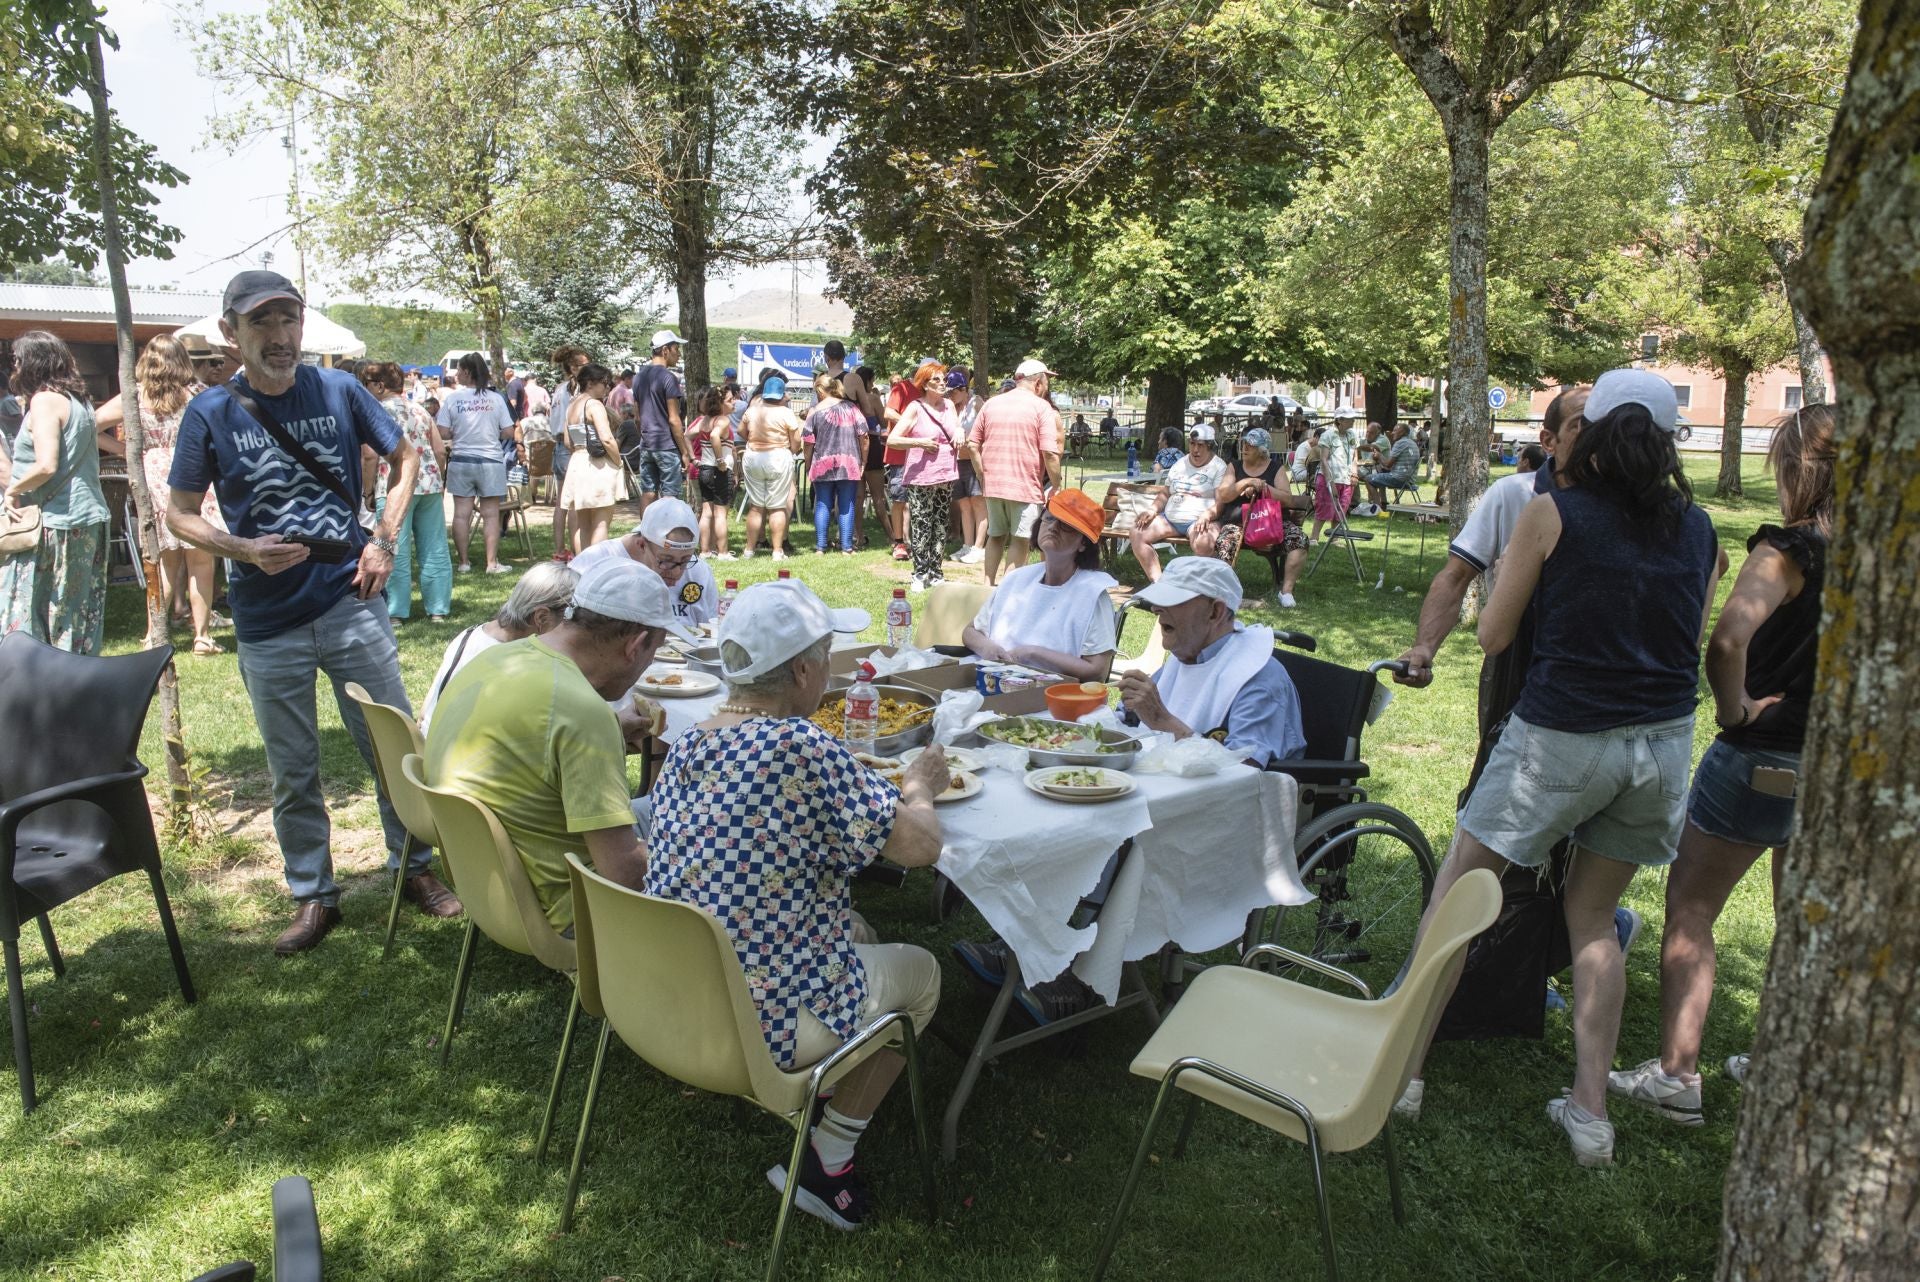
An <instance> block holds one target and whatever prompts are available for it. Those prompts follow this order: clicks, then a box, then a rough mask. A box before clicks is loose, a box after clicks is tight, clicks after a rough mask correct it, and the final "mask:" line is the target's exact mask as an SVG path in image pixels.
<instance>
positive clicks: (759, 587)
mask: <svg viewBox="0 0 1920 1282" xmlns="http://www.w3.org/2000/svg"><path fill="white" fill-rule="evenodd" d="M1220 564H1222V565H1224V564H1226V563H1225V562H1224V561H1223V562H1220ZM871 622H873V616H872V615H870V614H868V613H867V612H866V611H865V610H851V609H849V610H830V609H828V608H827V603H826V602H825V601H822V600H821V599H820V598H819V597H817V596H815V595H814V594H813V589H812V588H809V587H808V586H807V585H806V584H804V583H802V582H800V580H798V579H776V580H775V581H773V582H772V583H756V584H754V585H753V586H752V587H750V588H748V589H747V590H746V591H744V592H742V593H741V594H740V595H739V596H738V597H736V598H734V602H733V606H732V608H730V609H729V610H728V611H727V614H726V617H725V618H723V619H721V620H720V631H719V633H718V635H717V636H716V637H715V638H714V639H715V640H716V641H717V642H718V643H719V645H720V668H721V672H722V674H723V675H724V676H725V677H726V678H727V680H729V681H751V680H752V679H753V678H755V677H757V676H760V675H761V674H763V673H766V672H771V671H772V670H773V669H774V668H776V667H778V666H779V665H781V664H783V663H785V662H786V661H787V660H788V659H791V658H792V657H793V656H794V655H796V654H799V653H800V652H801V651H802V650H805V649H806V648H807V647H808V646H810V645H812V644H813V643H814V642H816V641H818V640H820V639H821V638H822V637H827V636H832V635H833V634H834V633H836V632H846V633H858V632H862V631H864V630H865V629H866V626H867V625H868V624H869V623H871ZM729 641H731V642H732V643H733V644H734V645H737V646H739V647H740V648H741V649H742V650H745V651H746V652H747V661H746V663H744V664H742V665H741V666H739V667H733V666H731V665H730V664H728V663H727V661H726V654H727V643H728V642H729Z"/></svg>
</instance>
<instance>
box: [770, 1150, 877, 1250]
mask: <svg viewBox="0 0 1920 1282" xmlns="http://www.w3.org/2000/svg"><path fill="white" fill-rule="evenodd" d="M767 1182H768V1183H769V1184H771V1185H773V1187H775V1188H776V1189H779V1190H781V1191H782V1192H785V1191H786V1187H787V1168H786V1167H784V1166H776V1167H774V1168H773V1169H772V1170H770V1171H768V1172H767ZM793 1204H794V1205H795V1206H797V1207H799V1208H800V1209H801V1210H803V1211H805V1212H806V1213H807V1214H808V1215H811V1216H813V1217H814V1218H815V1219H819V1220H825V1221H826V1222H827V1223H828V1224H830V1225H832V1226H833V1227H834V1228H836V1229H840V1230H841V1231H843V1232H848V1233H850V1232H852V1231H853V1230H855V1229H857V1228H860V1227H861V1226H862V1225H864V1224H865V1223H866V1222H867V1216H868V1214H869V1213H871V1212H872V1210H873V1194H871V1193H869V1192H868V1191H867V1182H866V1181H865V1180H863V1179H861V1178H860V1175H859V1173H858V1172H857V1171H855V1170H854V1169H853V1166H852V1165H851V1164H849V1165H848V1166H847V1169H846V1170H844V1171H842V1172H840V1174H838V1175H828V1174H827V1173H826V1171H824V1170H822V1169H821V1167H820V1155H819V1154H818V1153H815V1152H814V1151H813V1145H811V1144H809V1145H807V1155H806V1156H805V1157H804V1158H802V1159H801V1160H800V1188H799V1189H798V1190H797V1191H796V1192H795V1193H794V1195H793Z"/></svg>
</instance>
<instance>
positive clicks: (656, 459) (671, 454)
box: [633, 450, 687, 498]
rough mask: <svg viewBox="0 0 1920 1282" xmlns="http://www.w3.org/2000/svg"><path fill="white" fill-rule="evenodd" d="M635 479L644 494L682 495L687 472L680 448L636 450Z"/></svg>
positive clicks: (676, 496)
mask: <svg viewBox="0 0 1920 1282" xmlns="http://www.w3.org/2000/svg"><path fill="white" fill-rule="evenodd" d="M633 458H634V469H633V471H634V479H635V480H636V481H638V482H639V483H640V492H641V493H642V494H668V495H672V496H673V497H674V498H679V497H680V491H681V490H683V489H685V488H686V484H687V473H686V469H685V467H683V466H682V465H681V462H680V451H679V450H636V451H634V455H633Z"/></svg>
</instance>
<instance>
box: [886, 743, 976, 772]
mask: <svg viewBox="0 0 1920 1282" xmlns="http://www.w3.org/2000/svg"><path fill="white" fill-rule="evenodd" d="M925 751H926V749H925V748H909V749H907V750H906V751H905V752H903V753H901V754H900V760H902V761H904V762H907V763H909V764H911V763H912V761H913V759H914V758H915V757H917V756H919V755H920V754H921V753H923V752H925ZM986 768H987V759H986V758H985V757H983V756H981V755H980V754H979V753H977V752H975V751H973V749H971V748H948V749H947V769H949V770H952V771H955V772H958V773H961V774H967V773H970V772H972V771H975V770H985V769H986Z"/></svg>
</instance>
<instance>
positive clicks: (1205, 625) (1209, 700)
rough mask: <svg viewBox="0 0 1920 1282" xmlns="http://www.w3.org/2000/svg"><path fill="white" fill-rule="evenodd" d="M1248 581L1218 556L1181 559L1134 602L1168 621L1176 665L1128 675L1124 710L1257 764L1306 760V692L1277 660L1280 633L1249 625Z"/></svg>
mask: <svg viewBox="0 0 1920 1282" xmlns="http://www.w3.org/2000/svg"><path fill="white" fill-rule="evenodd" d="M1241 599H1242V592H1241V588H1240V578H1239V576H1238V575H1236V574H1235V573H1234V572H1233V567H1232V566H1230V565H1228V564H1227V563H1226V562H1225V561H1221V560H1218V559H1216V558H1214V557H1204V556H1183V557H1176V558H1174V560H1173V561H1172V562H1171V563H1170V564H1169V565H1168V566H1167V569H1166V572H1165V573H1164V574H1162V575H1161V576H1160V581H1159V582H1158V583H1154V584H1152V585H1150V586H1148V587H1146V588H1144V589H1142V590H1141V591H1140V592H1137V593H1135V594H1134V597H1133V600H1132V602H1131V604H1133V605H1138V606H1141V607H1142V608H1144V609H1147V610H1151V611H1152V612H1153V613H1154V615H1155V616H1156V617H1158V619H1159V620H1160V639H1161V641H1162V643H1164V644H1165V646H1166V648H1167V661H1166V663H1164V664H1163V665H1161V668H1160V670H1159V671H1158V672H1156V673H1154V674H1153V675H1152V676H1151V677H1149V676H1147V675H1145V674H1144V673H1140V672H1128V673H1125V674H1123V675H1122V676H1121V678H1120V698H1121V707H1122V709H1123V716H1124V717H1125V719H1126V720H1127V721H1128V723H1129V724H1132V723H1134V722H1136V721H1137V722H1138V723H1139V724H1141V725H1143V726H1145V727H1146V728H1147V729H1149V730H1155V731H1159V732H1160V733H1162V734H1170V735H1172V736H1173V737H1174V738H1176V739H1185V738H1188V737H1190V736H1192V735H1196V734H1199V735H1205V736H1206V737H1208V738H1210V739H1214V740H1216V741H1218V742H1220V743H1224V744H1225V745H1226V746H1227V747H1229V748H1231V749H1233V750H1234V751H1235V752H1238V753H1239V754H1240V755H1241V757H1242V758H1243V759H1244V760H1245V761H1246V763H1247V764H1248V765H1250V766H1252V767H1254V768H1255V769H1257V770H1258V769H1265V768H1267V767H1268V766H1269V765H1271V764H1272V763H1273V762H1276V761H1286V760H1289V759H1292V758H1295V757H1299V756H1301V755H1302V754H1303V753H1305V751H1306V747H1307V740H1306V736H1305V734H1304V733H1303V732H1302V730H1301V725H1300V695H1299V692H1298V691H1297V690H1295V689H1294V686H1293V680H1292V678H1291V677H1289V676H1288V675H1287V670H1286V669H1285V668H1283V667H1282V666H1280V662H1279V660H1277V659H1275V658H1274V657H1273V642H1274V637H1273V629H1271V628H1260V627H1254V628H1250V627H1247V626H1246V625H1245V624H1243V623H1241V622H1240V621H1239V620H1238V619H1237V618H1235V617H1234V616H1235V613H1236V612H1237V611H1238V610H1239V609H1240V602H1241Z"/></svg>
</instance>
